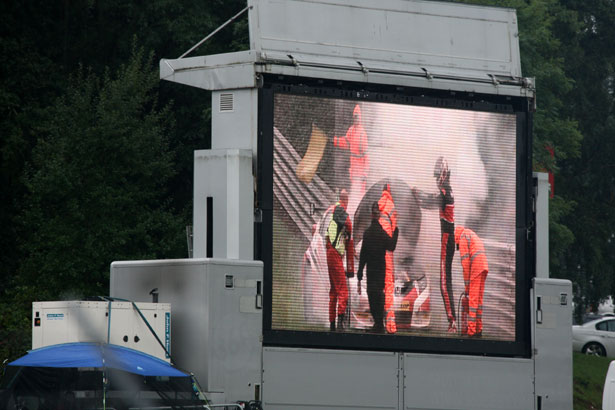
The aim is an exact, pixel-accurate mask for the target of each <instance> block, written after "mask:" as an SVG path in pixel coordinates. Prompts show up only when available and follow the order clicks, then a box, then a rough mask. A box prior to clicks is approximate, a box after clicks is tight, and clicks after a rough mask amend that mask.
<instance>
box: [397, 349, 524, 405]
mask: <svg viewBox="0 0 615 410" xmlns="http://www.w3.org/2000/svg"><path fill="white" fill-rule="evenodd" d="M533 371H534V365H533V361H532V360H531V359H516V358H497V357H477V356H453V355H420V354H411V353H407V354H404V384H405V389H404V391H405V393H404V407H403V408H404V409H407V410H419V409H420V410H427V409H429V410H436V409H437V410H443V409H455V410H462V409H467V410H494V409H498V410H505V409H506V410H513V409H514V410H528V409H533V408H534V385H533Z"/></svg>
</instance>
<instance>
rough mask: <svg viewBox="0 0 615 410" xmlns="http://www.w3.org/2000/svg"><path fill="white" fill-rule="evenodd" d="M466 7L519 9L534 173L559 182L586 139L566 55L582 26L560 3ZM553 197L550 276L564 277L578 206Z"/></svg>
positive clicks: (517, 0) (511, 1)
mask: <svg viewBox="0 0 615 410" xmlns="http://www.w3.org/2000/svg"><path fill="white" fill-rule="evenodd" d="M464 2H465V3H473V4H483V5H490V6H503V7H510V8H514V9H516V11H517V18H518V27H519V48H520V52H521V67H522V72H523V75H524V76H526V77H534V78H535V79H536V96H537V98H536V100H537V103H536V106H537V107H536V108H537V109H536V113H535V114H534V130H533V137H534V144H533V159H534V170H535V171H543V172H544V171H550V172H552V173H554V174H555V180H556V182H560V181H561V179H560V176H561V174H560V167H559V164H560V163H561V162H562V161H564V160H568V159H571V158H577V157H578V156H579V155H580V151H581V141H582V139H583V135H582V133H581V131H580V130H579V125H578V120H577V118H576V117H575V115H574V113H573V112H571V111H570V110H568V109H567V107H568V105H569V104H570V102H571V99H572V98H573V95H572V90H573V87H574V80H573V77H571V76H570V74H569V73H568V71H567V69H566V67H567V65H568V64H569V62H568V61H567V60H566V57H567V54H566V51H567V50H569V49H574V48H576V41H578V40H577V32H578V31H579V30H580V24H579V22H578V18H577V14H576V12H575V11H574V10H570V9H568V8H566V7H565V6H564V5H562V4H561V2H560V1H559V0H532V1H525V0H505V1H500V0H468V1H464ZM563 33H567V34H568V36H563V35H562V34H563ZM550 151H552V152H553V156H551V152H550ZM562 185H563V184H562ZM556 186H558V184H556ZM554 193H555V195H554V197H553V198H552V199H551V201H550V205H549V250H550V261H551V272H552V276H555V277H561V276H562V274H561V267H560V260H561V258H562V256H563V255H565V254H566V253H567V252H568V251H569V249H570V246H571V244H572V242H573V240H574V237H575V236H574V233H573V230H572V229H571V223H570V215H571V212H572V211H573V210H574V209H575V207H576V205H577V203H576V198H575V197H570V196H567V195H565V194H564V195H562V194H560V193H559V191H555V192H554Z"/></svg>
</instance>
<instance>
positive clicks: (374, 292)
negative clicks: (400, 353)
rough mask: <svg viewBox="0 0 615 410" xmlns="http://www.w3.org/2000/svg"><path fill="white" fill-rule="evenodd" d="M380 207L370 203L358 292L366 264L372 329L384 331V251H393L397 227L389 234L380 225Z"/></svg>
mask: <svg viewBox="0 0 615 410" xmlns="http://www.w3.org/2000/svg"><path fill="white" fill-rule="evenodd" d="M379 219H380V208H379V207H378V202H374V204H373V205H372V223H371V225H370V226H369V227H368V228H367V229H366V230H365V233H364V234H363V245H362V246H361V254H360V256H359V271H358V272H357V279H358V280H359V284H358V287H357V288H358V292H359V295H360V294H361V280H363V268H364V267H365V266H366V265H367V275H366V276H367V298H368V300H369V309H370V312H371V314H372V317H373V318H374V327H373V329H372V330H373V331H375V332H384V322H383V319H384V318H383V316H384V275H385V269H386V262H385V254H386V251H391V252H392V251H394V250H395V246H396V245H397V237H398V236H399V228H395V231H394V232H393V236H392V237H391V236H389V235H388V234H387V233H386V231H385V230H384V229H383V228H382V226H381V225H380V222H379V221H378V220H379Z"/></svg>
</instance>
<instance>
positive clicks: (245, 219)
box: [193, 149, 254, 260]
mask: <svg viewBox="0 0 615 410" xmlns="http://www.w3.org/2000/svg"><path fill="white" fill-rule="evenodd" d="M253 184H254V179H253V177H252V151H251V150H245V149H214V150H199V151H195V152H194V211H193V219H194V222H193V225H194V226H193V235H194V236H193V241H194V242H193V254H194V257H195V258H203V257H207V256H208V255H207V229H208V227H207V197H211V198H212V202H213V221H212V225H213V227H212V228H211V229H212V235H213V244H212V247H213V248H212V250H213V255H211V256H213V257H216V258H229V259H243V260H251V259H252V258H253V255H254V221H253V215H254V187H253Z"/></svg>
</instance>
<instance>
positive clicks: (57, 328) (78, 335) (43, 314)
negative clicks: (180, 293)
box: [32, 301, 171, 362]
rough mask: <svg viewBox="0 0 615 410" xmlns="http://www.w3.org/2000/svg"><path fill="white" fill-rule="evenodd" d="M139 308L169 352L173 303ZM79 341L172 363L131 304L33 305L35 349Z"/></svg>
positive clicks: (69, 302) (33, 340)
mask: <svg viewBox="0 0 615 410" xmlns="http://www.w3.org/2000/svg"><path fill="white" fill-rule="evenodd" d="M137 307H138V308H139V310H140V311H141V313H142V314H143V316H144V317H145V319H146V320H147V322H148V323H149V325H150V326H151V328H152V329H153V330H154V332H155V333H156V335H157V336H158V339H159V340H160V342H162V343H163V344H164V345H165V347H166V349H167V351H168V352H169V353H170V350H171V304H170V303H138V304H137ZM76 342H98V343H107V342H109V343H111V344H115V345H118V346H124V347H128V348H130V349H134V350H138V351H141V352H143V353H147V354H149V355H152V356H155V357H158V358H160V359H162V360H165V361H167V362H169V361H170V358H169V356H168V355H167V354H166V352H165V351H164V349H163V348H162V346H161V345H160V343H159V342H158V340H156V337H155V336H154V335H153V334H152V332H151V331H150V329H149V328H148V326H147V324H146V323H145V321H144V320H143V318H142V317H141V315H139V312H138V311H137V310H136V309H135V308H134V306H133V305H132V303H130V302H117V301H114V302H105V301H100V302H99V301H62V302H33V303H32V349H37V348H39V347H44V346H49V345H55V344H60V343H76Z"/></svg>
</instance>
